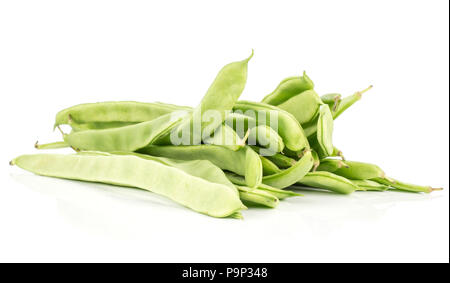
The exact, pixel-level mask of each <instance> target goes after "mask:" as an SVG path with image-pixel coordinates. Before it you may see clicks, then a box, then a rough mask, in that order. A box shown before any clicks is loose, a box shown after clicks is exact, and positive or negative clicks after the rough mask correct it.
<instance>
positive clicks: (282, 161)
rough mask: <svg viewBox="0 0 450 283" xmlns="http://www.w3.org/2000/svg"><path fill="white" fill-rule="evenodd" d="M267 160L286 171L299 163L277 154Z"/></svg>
mask: <svg viewBox="0 0 450 283" xmlns="http://www.w3.org/2000/svg"><path fill="white" fill-rule="evenodd" d="M266 158H267V159H269V160H270V161H272V162H273V163H274V164H275V165H276V166H278V168H281V169H286V168H289V167H291V166H294V165H295V163H297V160H295V159H293V158H290V157H288V156H285V155H283V154H281V153H276V154H274V155H269V156H266Z"/></svg>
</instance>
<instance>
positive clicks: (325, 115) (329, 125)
mask: <svg viewBox="0 0 450 283" xmlns="http://www.w3.org/2000/svg"><path fill="white" fill-rule="evenodd" d="M333 128H334V126H333V115H332V114H331V110H330V107H328V105H322V106H321V107H320V110H319V119H318V121H317V141H318V145H319V146H320V150H321V152H323V153H324V155H325V156H331V155H332V154H333V150H334V146H333Z"/></svg>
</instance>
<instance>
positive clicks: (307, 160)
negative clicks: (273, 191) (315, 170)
mask: <svg viewBox="0 0 450 283" xmlns="http://www.w3.org/2000/svg"><path fill="white" fill-rule="evenodd" d="M313 165H314V159H313V157H312V155H311V151H307V152H306V153H305V154H304V155H303V157H302V158H301V159H300V160H299V161H298V162H297V163H296V164H295V165H294V166H292V167H290V168H288V169H285V170H283V171H281V172H280V173H277V174H273V175H269V176H264V177H263V183H264V184H266V185H269V186H272V187H275V188H279V189H283V188H286V187H289V186H291V185H293V184H295V183H297V182H298V181H300V180H301V179H302V178H303V177H304V176H305V175H306V174H307V173H308V172H309V171H310V170H311V168H312V167H313Z"/></svg>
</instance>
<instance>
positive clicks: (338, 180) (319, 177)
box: [298, 171, 360, 194]
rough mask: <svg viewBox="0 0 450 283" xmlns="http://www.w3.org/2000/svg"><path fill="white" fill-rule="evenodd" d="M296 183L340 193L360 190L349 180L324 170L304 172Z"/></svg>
mask: <svg viewBox="0 0 450 283" xmlns="http://www.w3.org/2000/svg"><path fill="white" fill-rule="evenodd" d="M298 184H300V185H304V186H308V187H312V188H319V189H325V190H329V191H332V192H336V193H340V194H351V193H353V192H354V191H357V190H360V188H359V187H358V186H357V185H355V184H354V183H352V182H351V181H350V180H348V179H346V178H344V177H342V176H339V175H336V174H333V173H331V172H325V171H316V172H310V173H308V174H306V176H305V177H303V179H301V180H300V181H299V182H298Z"/></svg>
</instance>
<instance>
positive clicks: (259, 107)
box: [233, 101, 309, 151]
mask: <svg viewBox="0 0 450 283" xmlns="http://www.w3.org/2000/svg"><path fill="white" fill-rule="evenodd" d="M233 110H235V111H236V110H238V111H242V112H243V113H245V114H246V115H247V113H250V112H252V113H254V114H255V115H256V117H253V118H256V119H257V123H258V125H261V124H266V125H268V126H271V125H270V124H271V123H270V119H272V118H271V115H274V116H273V117H275V116H276V118H277V126H278V128H277V129H274V130H276V131H278V135H280V137H281V138H282V139H283V142H284V144H285V146H286V147H287V148H288V149H290V150H293V151H300V150H303V149H305V148H309V144H308V139H307V138H306V136H305V133H304V132H303V129H302V126H301V125H300V123H299V122H298V121H297V120H296V119H295V117H294V116H292V114H290V113H288V112H286V111H284V110H282V109H280V108H278V107H275V106H272V105H268V104H265V103H258V102H250V101H238V102H237V103H236V104H235V106H234V107H233ZM259 111H261V113H265V115H264V116H265V120H264V121H261V119H260V118H261V117H259V116H260V115H258V113H259Z"/></svg>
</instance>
